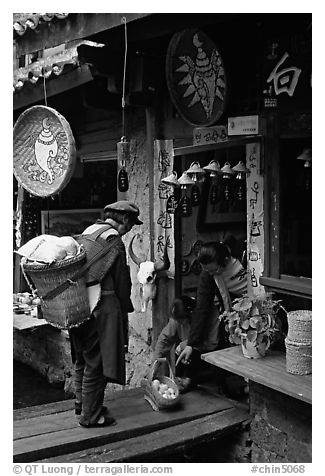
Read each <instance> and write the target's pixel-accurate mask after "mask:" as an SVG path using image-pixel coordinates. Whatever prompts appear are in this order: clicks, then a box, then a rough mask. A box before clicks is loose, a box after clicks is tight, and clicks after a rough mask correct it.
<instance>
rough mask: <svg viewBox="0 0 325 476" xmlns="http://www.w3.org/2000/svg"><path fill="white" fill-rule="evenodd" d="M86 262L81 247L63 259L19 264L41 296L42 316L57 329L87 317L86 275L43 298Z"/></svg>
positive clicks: (69, 326)
mask: <svg viewBox="0 0 325 476" xmlns="http://www.w3.org/2000/svg"><path fill="white" fill-rule="evenodd" d="M85 262H86V253H85V251H84V250H81V252H80V253H79V254H78V255H77V256H74V257H73V258H69V259H66V260H61V261H58V262H56V263H52V264H44V265H41V264H34V263H33V264H31V263H28V262H26V263H24V264H22V267H23V271H24V273H25V274H26V276H27V278H28V280H29V279H30V280H31V281H32V282H33V285H34V287H35V288H36V293H37V295H38V296H39V297H40V298H41V308H42V313H43V317H44V319H46V320H47V321H48V322H49V323H50V324H52V325H53V326H55V327H58V328H59V329H70V328H71V327H77V326H79V325H80V324H82V323H83V322H84V321H85V320H87V319H89V317H90V308H89V300H88V293H87V289H86V278H85V276H84V275H83V276H81V277H80V278H78V279H76V280H75V281H71V285H70V286H69V287H68V288H67V289H65V290H64V291H63V292H61V293H60V294H58V295H57V296H55V297H53V298H52V299H48V300H43V299H42V296H45V295H46V294H47V293H48V292H49V291H52V290H53V289H54V288H56V287H57V286H59V285H60V284H62V283H64V282H65V281H67V280H69V279H71V278H72V277H73V276H74V275H75V274H76V273H77V271H78V270H79V269H80V268H81V267H82V266H83V265H84V263H85Z"/></svg>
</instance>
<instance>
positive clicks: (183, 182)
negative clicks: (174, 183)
mask: <svg viewBox="0 0 325 476" xmlns="http://www.w3.org/2000/svg"><path fill="white" fill-rule="evenodd" d="M178 184H179V185H180V186H181V188H182V189H183V190H184V189H186V188H187V187H190V186H191V185H194V184H195V182H194V181H193V180H192V179H191V178H190V176H189V175H187V172H183V173H182V176H181V177H180V178H179V179H178Z"/></svg>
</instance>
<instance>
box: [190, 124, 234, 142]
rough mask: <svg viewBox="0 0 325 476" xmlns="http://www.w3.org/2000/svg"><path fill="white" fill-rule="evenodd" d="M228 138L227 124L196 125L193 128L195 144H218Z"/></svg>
mask: <svg viewBox="0 0 325 476" xmlns="http://www.w3.org/2000/svg"><path fill="white" fill-rule="evenodd" d="M227 139H228V136H227V126H211V127H195V128H194V129H193V145H203V144H216V143H217V142H224V141H226V140H227Z"/></svg>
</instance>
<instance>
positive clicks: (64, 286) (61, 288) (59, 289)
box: [42, 235, 120, 301]
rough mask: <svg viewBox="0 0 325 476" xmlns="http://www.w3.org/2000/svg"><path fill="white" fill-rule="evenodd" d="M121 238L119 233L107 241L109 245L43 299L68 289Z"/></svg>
mask: <svg viewBox="0 0 325 476" xmlns="http://www.w3.org/2000/svg"><path fill="white" fill-rule="evenodd" d="M119 239H120V236H119V235H118V236H114V237H112V239H111V240H109V241H108V242H107V245H106V246H105V247H103V248H102V249H101V250H100V251H98V253H96V254H95V255H94V256H93V257H92V259H90V260H89V261H87V262H86V263H85V264H84V265H83V266H82V267H81V268H80V269H79V270H78V271H77V272H76V273H75V274H74V275H73V276H72V277H71V278H69V279H67V280H66V281H64V283H61V284H60V285H59V286H57V287H56V288H54V289H52V290H51V291H49V292H48V293H46V294H45V296H42V299H43V300H44V301H45V300H47V299H53V298H54V297H55V296H57V295H58V294H60V293H62V292H63V291H65V290H66V289H68V287H69V286H71V285H72V284H75V283H76V280H77V279H79V278H80V277H81V276H83V274H85V272H86V271H87V270H88V268H90V266H92V265H93V264H94V263H96V262H97V261H98V260H99V259H100V258H102V257H103V256H104V255H106V254H107V253H108V251H109V250H110V249H111V248H112V247H113V246H114V245H115V244H116V243H117V242H118V240H119Z"/></svg>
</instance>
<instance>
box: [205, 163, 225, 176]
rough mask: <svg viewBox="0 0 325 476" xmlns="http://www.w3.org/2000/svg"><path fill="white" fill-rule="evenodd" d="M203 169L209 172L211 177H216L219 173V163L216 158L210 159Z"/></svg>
mask: <svg viewBox="0 0 325 476" xmlns="http://www.w3.org/2000/svg"><path fill="white" fill-rule="evenodd" d="M203 169H204V170H206V171H207V172H209V175H210V177H211V178H216V177H218V175H220V173H221V168H220V164H219V162H218V161H217V160H211V162H209V163H208V165H206V166H205V167H203Z"/></svg>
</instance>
